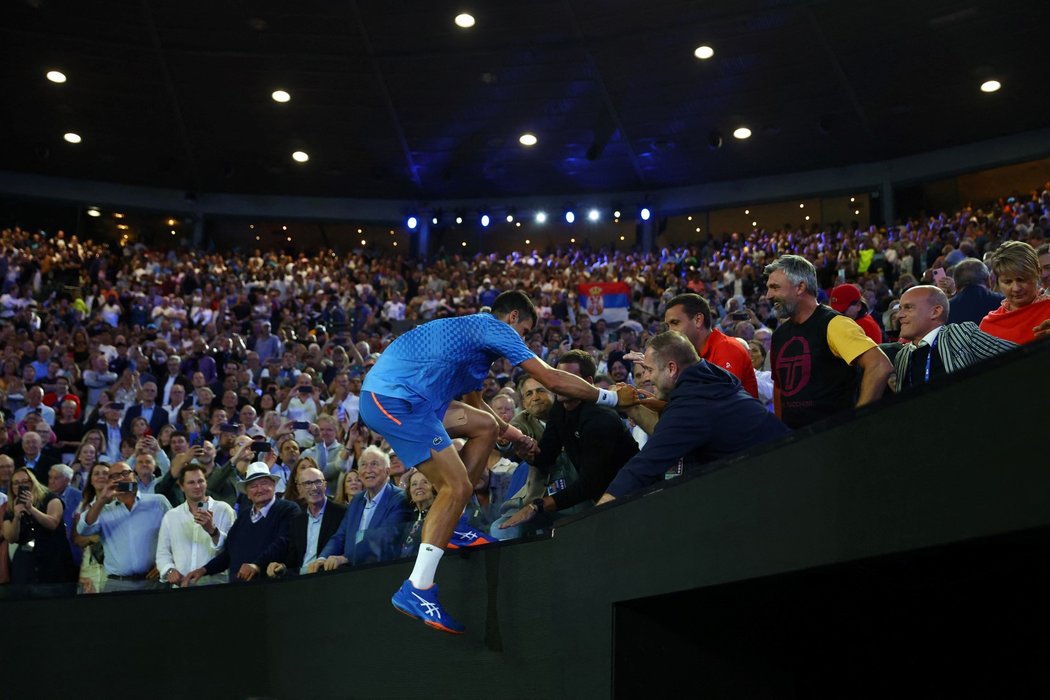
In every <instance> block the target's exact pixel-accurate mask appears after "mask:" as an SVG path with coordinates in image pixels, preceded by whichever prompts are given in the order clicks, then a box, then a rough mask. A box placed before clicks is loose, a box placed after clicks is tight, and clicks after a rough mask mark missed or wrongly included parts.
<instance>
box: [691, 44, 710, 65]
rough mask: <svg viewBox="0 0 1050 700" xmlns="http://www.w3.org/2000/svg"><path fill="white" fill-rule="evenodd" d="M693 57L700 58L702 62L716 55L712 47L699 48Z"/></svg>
mask: <svg viewBox="0 0 1050 700" xmlns="http://www.w3.org/2000/svg"><path fill="white" fill-rule="evenodd" d="M693 55H694V56H696V57H697V58H699V59H700V60H701V61H706V60H707V59H709V58H711V57H712V56H714V55H715V50H714V49H712V48H711V47H710V46H697V47H696V51H694V52H693Z"/></svg>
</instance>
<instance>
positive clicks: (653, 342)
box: [646, 331, 737, 369]
mask: <svg viewBox="0 0 1050 700" xmlns="http://www.w3.org/2000/svg"><path fill="white" fill-rule="evenodd" d="M733 342H734V343H735V342H737V341H735V340H734V341H733ZM646 347H648V348H651V349H652V351H653V354H654V355H655V356H656V357H657V359H658V360H659V361H660V362H667V361H674V362H676V363H678V366H679V367H682V368H683V369H684V368H686V367H692V366H693V365H695V364H696V363H697V362H699V361H700V356H699V355H697V354H696V348H695V347H693V344H692V343H691V342H690V341H689V339H688V338H686V337H685V336H684V335H682V334H681V333H679V332H678V331H664V332H663V333H659V334H657V335H654V336H653V337H652V338H650V339H649V342H648V343H647V344H646Z"/></svg>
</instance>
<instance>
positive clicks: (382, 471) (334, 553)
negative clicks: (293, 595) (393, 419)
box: [307, 445, 412, 574]
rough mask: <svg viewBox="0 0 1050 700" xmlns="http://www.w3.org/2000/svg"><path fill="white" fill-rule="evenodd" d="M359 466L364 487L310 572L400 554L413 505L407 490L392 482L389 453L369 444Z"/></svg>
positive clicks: (313, 563) (373, 560)
mask: <svg viewBox="0 0 1050 700" xmlns="http://www.w3.org/2000/svg"><path fill="white" fill-rule="evenodd" d="M358 470H359V473H360V475H361V483H362V484H364V487H365V490H364V491H363V492H362V493H360V494H358V495H357V496H355V497H354V500H352V501H351V502H350V505H349V506H348V507H347V509H346V516H345V517H344V518H343V522H342V523H341V524H340V526H339V530H337V531H336V533H335V534H334V535H332V539H330V540H328V544H326V545H325V546H324V548H323V549H322V550H321V553H320V554H318V556H317V559H315V560H314V561H313V562H312V563H311V564H310V566H309V567H307V573H311V574H312V573H315V572H316V571H319V570H320V569H322V568H323V569H324V570H325V571H331V570H333V569H337V568H339V567H340V566H345V565H347V564H350V565H352V566H358V565H360V564H367V563H371V562H376V561H389V560H391V559H394V558H396V557H397V556H398V555H399V554H400V551H401V548H400V544H401V539H402V535H403V528H404V525H405V524H406V523H407V522H409V521H410V520H411V517H412V506H411V504H409V502H408V498H407V497H406V496H405V492H404V491H402V490H401V489H399V488H397V487H396V486H394V485H393V484H391V483H390V455H388V454H387V453H386V452H384V451H383V450H381V449H379V448H378V447H375V446H374V445H370V446H369V447H366V448H365V449H364V451H363V452H362V453H361V457H360V459H359V460H358Z"/></svg>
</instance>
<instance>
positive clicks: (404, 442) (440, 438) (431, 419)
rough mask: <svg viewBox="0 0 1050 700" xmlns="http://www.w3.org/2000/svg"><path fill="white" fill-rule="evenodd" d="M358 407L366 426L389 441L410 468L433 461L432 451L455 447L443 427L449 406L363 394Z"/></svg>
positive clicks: (370, 393) (365, 392)
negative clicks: (429, 460) (450, 446)
mask: <svg viewBox="0 0 1050 700" xmlns="http://www.w3.org/2000/svg"><path fill="white" fill-rule="evenodd" d="M359 406H360V408H361V418H362V419H364V421H365V425H367V426H368V427H369V428H371V429H372V430H374V431H376V432H377V433H379V434H380V435H382V436H383V437H384V438H386V441H387V442H389V443H390V447H391V448H393V450H394V454H396V455H397V456H398V457H399V458H400V459H401V461H402V462H403V463H404V465H405V467H406V468H408V469H411V468H412V467H415V466H418V465H419V464H422V463H423V462H425V461H427V460H428V459H430V451H431V450H436V451H438V452H440V451H441V450H443V449H445V448H446V447H448V446H449V445H451V444H452V438H450V437H449V436H448V432H447V431H446V430H445V426H444V425H443V424H442V421H443V420H444V418H445V410H446V409H447V408H448V404H447V403H446V404H443V405H441V406H435V405H434V404H432V403H430V402H428V401H425V400H416V401H410V400H408V399H399V398H394V397H392V396H383V395H382V394H374V393H372V392H371V391H362V392H361V401H360V403H359Z"/></svg>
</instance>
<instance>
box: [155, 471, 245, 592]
mask: <svg viewBox="0 0 1050 700" xmlns="http://www.w3.org/2000/svg"><path fill="white" fill-rule="evenodd" d="M179 488H180V489H182V492H183V494H184V496H185V501H184V502H183V504H182V505H180V506H179V507H177V508H173V509H172V510H170V511H168V513H167V514H166V515H165V516H164V519H163V520H162V521H161V523H160V533H159V535H158V539H157V571H159V572H160V580H161V581H164V582H166V583H170V584H172V585H179V584H181V583H182V578H183V576H184V575H185V574H186V573H189V572H190V571H193V570H194V569H198V568H200V567H202V566H204V565H205V564H207V563H208V562H209V561H211V560H212V559H213V558H215V556H216V555H217V554H218V553H219V550H220V549H221V548H222V546H223V544H225V542H226V535H227V533H229V531H230V528H231V527H232V526H233V522H234V519H235V518H236V514H235V513H234V512H233V508H231V507H230V506H229V504H227V503H223V502H222V501H216V500H215V499H214V498H212V497H211V496H209V495H207V490H208V479H207V475H206V474H205V469H204V467H203V466H201V465H200V464H199V463H198V462H196V461H191V462H190V463H189V464H187V465H186V466H185V467H183V468H182V469H181V471H180V472H179ZM198 583H201V584H211V583H226V578H225V576H224V575H223V574H216V575H215V576H214V577H202V578H201V579H199V580H198Z"/></svg>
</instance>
